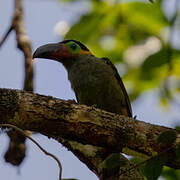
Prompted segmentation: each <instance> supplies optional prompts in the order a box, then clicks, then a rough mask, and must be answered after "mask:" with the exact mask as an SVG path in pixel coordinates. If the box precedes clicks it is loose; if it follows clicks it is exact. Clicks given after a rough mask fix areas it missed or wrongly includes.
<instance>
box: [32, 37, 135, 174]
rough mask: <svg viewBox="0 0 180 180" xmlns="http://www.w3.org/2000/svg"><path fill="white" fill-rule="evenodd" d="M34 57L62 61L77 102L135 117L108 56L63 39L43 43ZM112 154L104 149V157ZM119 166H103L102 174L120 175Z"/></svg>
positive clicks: (75, 41)
mask: <svg viewBox="0 0 180 180" xmlns="http://www.w3.org/2000/svg"><path fill="white" fill-rule="evenodd" d="M33 58H43V59H50V60H55V61H58V62H60V63H62V64H63V66H64V67H65V69H66V70H67V73H68V79H69V81H70V83H71V87H72V89H73V91H74V92H75V96H76V100H77V103H79V104H85V105H87V106H95V107H96V108H100V109H102V110H106V111H109V112H112V113H116V114H120V115H124V116H127V117H132V108H131V103H130V100H129V97H128V94H127V91H126V89H125V86H124V84H123V82H122V79H121V77H120V75H119V74H118V71H117V69H116V67H115V66H114V64H113V63H112V62H111V61H110V60H109V59H108V58H104V57H103V58H98V57H96V56H94V55H93V54H92V53H91V51H90V50H89V49H88V48H87V47H86V46H85V45H83V44H82V43H81V42H80V41H77V40H64V41H62V42H58V43H52V44H46V45H43V46H40V47H39V48H37V49H36V50H35V52H34V54H33ZM111 153H113V151H112V150H109V149H106V148H102V152H101V158H102V159H103V160H105V159H106V158H107V157H109V155H110V154H111ZM119 168H120V166H118V167H115V168H113V169H103V170H102V177H112V176H114V175H115V174H117V175H118V173H119Z"/></svg>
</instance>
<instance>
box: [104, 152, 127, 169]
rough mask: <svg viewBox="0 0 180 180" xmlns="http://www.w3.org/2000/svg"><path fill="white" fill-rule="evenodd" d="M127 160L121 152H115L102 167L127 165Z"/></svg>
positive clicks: (111, 167)
mask: <svg viewBox="0 0 180 180" xmlns="http://www.w3.org/2000/svg"><path fill="white" fill-rule="evenodd" d="M125 165H126V161H125V160H124V159H123V158H122V157H121V154H120V153H113V154H111V155H109V156H108V157H107V158H106V159H105V160H104V161H103V162H102V164H101V167H102V168H105V169H113V168H115V167H117V166H125Z"/></svg>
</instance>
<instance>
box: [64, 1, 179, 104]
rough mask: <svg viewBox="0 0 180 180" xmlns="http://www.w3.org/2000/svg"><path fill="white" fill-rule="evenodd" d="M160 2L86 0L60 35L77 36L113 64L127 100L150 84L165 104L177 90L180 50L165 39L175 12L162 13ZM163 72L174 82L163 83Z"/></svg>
mask: <svg viewBox="0 0 180 180" xmlns="http://www.w3.org/2000/svg"><path fill="white" fill-rule="evenodd" d="M66 1H67V0H66ZM68 1H75V0H68ZM76 1H77V0H76ZM162 4H163V1H162V0H157V1H154V3H151V2H150V1H148V0H147V1H146V0H145V1H125V0H123V1H122V0H91V1H90V0H89V5H90V7H91V8H90V10H89V11H88V12H87V13H85V14H84V15H82V17H81V18H80V19H79V20H78V21H77V22H76V23H75V24H74V25H72V27H71V29H70V30H69V32H68V33H67V34H66V36H65V39H77V40H79V41H81V42H82V43H84V44H85V45H86V46H88V47H89V49H91V51H92V52H93V53H94V54H95V55H96V56H99V57H108V58H110V59H111V61H112V62H113V63H119V66H118V67H122V68H123V72H121V71H120V75H121V76H122V77H123V80H124V82H125V85H126V87H127V89H128V92H129V94H130V99H131V100H134V99H136V98H137V97H138V96H139V95H141V93H142V92H144V91H146V90H150V89H153V88H156V89H158V90H159V91H160V93H159V94H160V99H161V102H162V103H163V104H167V102H170V101H171V100H172V94H173V93H176V92H179V90H180V83H177V82H179V79H180V70H179V69H180V52H179V50H177V49H175V48H173V46H172V42H171V39H170V38H171V33H173V31H172V28H173V27H174V24H175V23H174V21H175V20H176V19H177V18H178V17H176V16H175V17H172V18H169V17H167V16H166V13H165V12H164V11H163V8H162ZM177 15H178V14H177ZM122 68H120V69H122ZM169 77H173V78H170V79H171V81H175V83H176V86H175V87H174V86H173V87H172V85H171V86H170V85H169V84H172V83H169V81H170V80H169ZM167 79H168V83H167Z"/></svg>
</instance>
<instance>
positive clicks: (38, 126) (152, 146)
mask: <svg viewBox="0 0 180 180" xmlns="http://www.w3.org/2000/svg"><path fill="white" fill-rule="evenodd" d="M0 116H1V119H0V123H10V124H13V125H16V126H18V127H20V128H22V129H24V130H30V131H36V132H40V133H42V134H44V135H46V136H48V137H52V138H55V139H56V140H58V141H59V142H61V140H60V139H61V138H64V139H67V140H70V141H77V142H80V143H83V144H91V145H94V146H98V147H106V148H108V149H111V150H112V149H113V151H114V152H121V150H122V147H123V148H124V147H125V148H129V149H131V150H134V151H136V152H139V153H142V154H145V155H147V156H153V155H156V154H157V153H160V152H162V151H163V150H164V149H166V148H169V147H168V146H167V145H165V144H161V143H158V142H157V138H158V137H159V135H160V134H161V133H163V132H165V131H174V132H175V133H176V135H177V138H176V143H175V144H174V147H176V146H177V145H178V144H179V142H180V138H179V137H180V133H179V132H178V131H176V130H174V129H171V128H166V127H163V126H158V125H152V124H149V123H145V122H142V121H138V120H135V119H132V118H128V117H124V116H120V115H117V114H113V113H109V112H106V111H103V110H100V109H96V108H94V107H87V106H85V105H78V104H72V102H71V103H70V102H68V101H63V100H59V99H55V98H52V97H49V96H42V95H38V94H32V93H28V92H25V91H19V90H8V89H0ZM167 157H168V162H167V164H166V165H167V166H170V167H172V168H175V169H177V168H180V161H179V160H178V159H177V158H176V153H175V148H174V149H172V150H171V151H168V152H167Z"/></svg>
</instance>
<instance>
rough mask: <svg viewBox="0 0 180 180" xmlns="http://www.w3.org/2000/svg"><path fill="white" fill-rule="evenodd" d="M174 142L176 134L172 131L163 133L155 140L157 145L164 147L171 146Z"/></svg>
mask: <svg viewBox="0 0 180 180" xmlns="http://www.w3.org/2000/svg"><path fill="white" fill-rule="evenodd" d="M175 140H176V133H175V132H174V131H165V132H163V133H161V134H160V135H159V137H158V139H157V141H158V142H159V143H163V144H165V145H172V144H173V143H174V142H175Z"/></svg>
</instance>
